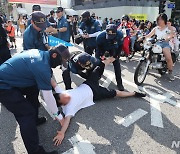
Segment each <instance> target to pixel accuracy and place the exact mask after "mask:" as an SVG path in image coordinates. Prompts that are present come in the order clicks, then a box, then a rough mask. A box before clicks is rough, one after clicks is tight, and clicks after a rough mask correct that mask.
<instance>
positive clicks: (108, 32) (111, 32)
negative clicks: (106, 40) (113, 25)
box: [107, 30, 116, 35]
mask: <svg viewBox="0 0 180 154" xmlns="http://www.w3.org/2000/svg"><path fill="white" fill-rule="evenodd" d="M107 34H108V35H116V32H113V31H112V30H109V31H107Z"/></svg>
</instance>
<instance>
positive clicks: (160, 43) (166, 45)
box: [156, 41, 171, 49]
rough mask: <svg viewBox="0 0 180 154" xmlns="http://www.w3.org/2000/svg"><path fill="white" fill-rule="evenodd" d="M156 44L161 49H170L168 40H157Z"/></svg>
mask: <svg viewBox="0 0 180 154" xmlns="http://www.w3.org/2000/svg"><path fill="white" fill-rule="evenodd" d="M156 45H159V46H160V47H161V48H162V49H164V48H169V49H171V46H170V45H169V42H165V41H164V42H157V43H156Z"/></svg>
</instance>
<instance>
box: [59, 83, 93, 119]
mask: <svg viewBox="0 0 180 154" xmlns="http://www.w3.org/2000/svg"><path fill="white" fill-rule="evenodd" d="M62 93H68V94H69V95H70V96H71V100H70V102H69V103H68V104H67V105H65V106H62V110H63V112H64V114H65V116H66V117H67V116H74V115H75V114H76V113H77V112H78V111H79V110H81V109H83V108H86V107H89V106H92V105H94V102H93V92H92V90H91V88H90V87H89V86H88V85H86V84H81V85H80V86H79V87H77V88H75V89H72V90H66V91H63V92H62Z"/></svg>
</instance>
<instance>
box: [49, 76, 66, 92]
mask: <svg viewBox="0 0 180 154" xmlns="http://www.w3.org/2000/svg"><path fill="white" fill-rule="evenodd" d="M51 85H52V87H53V88H54V90H55V92H56V93H58V94H60V93H62V92H63V90H62V89H61V88H60V86H58V84H57V83H56V81H55V80H54V79H53V78H51Z"/></svg>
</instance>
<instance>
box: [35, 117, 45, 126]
mask: <svg viewBox="0 0 180 154" xmlns="http://www.w3.org/2000/svg"><path fill="white" fill-rule="evenodd" d="M46 121H47V118H46V117H41V118H38V120H37V122H36V125H37V126H40V125H42V124H44V123H45V122H46Z"/></svg>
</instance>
